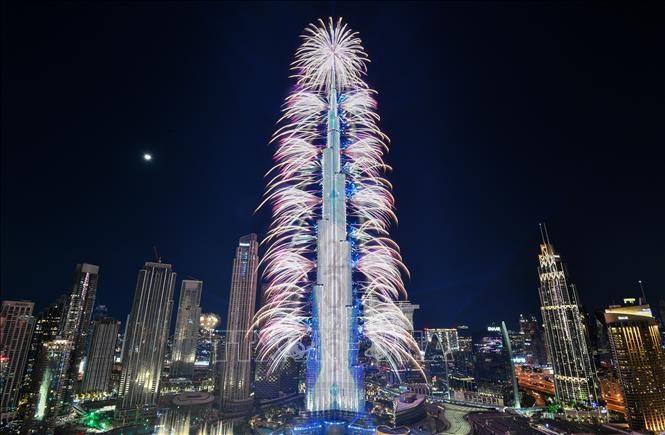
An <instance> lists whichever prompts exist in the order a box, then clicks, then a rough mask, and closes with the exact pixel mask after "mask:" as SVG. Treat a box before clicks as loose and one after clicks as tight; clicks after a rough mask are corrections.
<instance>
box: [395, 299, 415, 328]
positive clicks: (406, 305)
mask: <svg viewBox="0 0 665 435" xmlns="http://www.w3.org/2000/svg"><path fill="white" fill-rule="evenodd" d="M395 305H397V307H398V308H399V309H400V310H401V311H402V313H403V314H404V317H406V319H407V320H408V321H409V324H410V325H411V332H413V313H414V312H415V311H416V310H417V309H418V308H420V305H418V304H412V303H411V302H409V301H396V302H395Z"/></svg>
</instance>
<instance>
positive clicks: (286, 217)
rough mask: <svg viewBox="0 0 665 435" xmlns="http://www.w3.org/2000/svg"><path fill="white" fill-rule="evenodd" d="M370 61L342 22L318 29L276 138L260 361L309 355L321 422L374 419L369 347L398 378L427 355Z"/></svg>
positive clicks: (305, 49)
mask: <svg viewBox="0 0 665 435" xmlns="http://www.w3.org/2000/svg"><path fill="white" fill-rule="evenodd" d="M367 62H368V59H367V56H366V54H365V52H364V49H363V47H362V45H361V41H360V39H359V38H358V36H357V34H356V33H355V32H352V31H351V30H350V29H349V28H348V26H347V25H346V24H345V23H343V22H342V20H341V19H340V20H338V21H336V22H334V21H333V20H332V19H330V20H329V21H328V22H327V23H325V22H323V21H321V20H319V22H318V23H317V24H312V25H310V26H309V27H308V28H307V29H306V30H305V34H304V35H303V43H302V45H301V46H300V48H298V50H297V51H296V59H295V61H294V62H293V64H292V69H293V70H294V71H295V74H294V77H295V78H296V80H297V82H296V85H295V87H294V89H293V91H292V93H291V94H290V95H289V96H288V97H287V99H286V103H285V105H284V109H283V116H282V119H281V120H280V123H281V125H282V126H281V127H280V128H279V129H278V130H277V132H276V133H275V134H274V136H273V142H274V143H275V144H276V146H277V149H276V151H275V155H274V159H275V166H274V167H273V169H272V170H271V171H270V172H269V173H268V178H269V183H268V187H267V190H266V195H265V200H264V204H270V205H271V206H272V216H273V218H272V224H271V227H270V230H269V231H268V234H267V235H266V237H265V239H264V243H265V244H266V245H267V249H266V253H265V255H264V257H263V260H262V263H263V267H264V273H263V277H264V279H265V280H266V281H267V282H268V287H267V289H266V303H265V305H264V306H263V307H262V308H261V309H260V310H259V312H258V313H257V315H256V317H255V325H256V326H257V327H258V328H259V358H266V359H268V360H269V361H271V364H270V367H271V370H273V369H276V368H277V367H278V366H279V364H280V363H281V362H282V361H283V360H284V359H285V358H295V357H296V356H297V355H302V354H304V355H306V357H307V383H306V386H307V396H306V408H307V410H308V411H310V412H315V413H316V412H326V411H347V412H353V413H357V412H362V411H363V410H364V388H363V370H362V367H361V365H360V364H359V361H358V349H359V346H360V343H361V342H366V343H367V345H368V346H370V350H371V351H372V353H371V354H372V355H374V356H375V357H377V358H380V359H383V360H384V361H386V362H387V363H388V364H389V365H390V366H391V367H392V368H393V369H395V370H397V369H399V368H401V367H403V366H404V365H406V364H415V363H416V361H415V356H416V355H417V354H418V347H417V344H416V343H415V341H414V340H413V337H412V335H411V334H410V331H411V330H412V325H411V324H410V322H409V320H408V319H407V318H406V317H405V316H404V315H403V314H402V311H401V310H400V309H399V307H398V306H397V304H396V301H397V300H399V299H400V298H405V297H406V291H405V289H404V284H403V281H402V275H403V274H408V271H407V269H406V267H405V266H404V264H403V263H402V258H401V256H400V254H399V247H398V246H397V244H396V243H395V242H394V241H392V240H391V239H390V236H389V232H388V230H389V227H390V225H391V223H393V222H396V220H397V218H396V215H395V213H394V198H393V196H392V194H391V192H390V191H391V187H392V186H391V185H390V183H389V182H388V181H387V180H386V179H385V178H384V173H385V172H387V171H388V170H390V167H389V166H388V165H387V164H386V163H385V162H384V160H383V155H384V153H385V152H386V151H387V149H388V142H389V140H388V138H387V136H385V135H384V134H383V133H382V132H381V131H380V129H379V128H378V125H377V123H378V121H379V116H378V115H377V114H376V112H375V109H376V100H375V95H376V92H375V91H373V90H371V89H370V88H369V86H368V85H367V84H366V83H365V82H364V80H363V76H364V75H365V72H366V64H367ZM262 205H263V204H262ZM307 345H309V346H308V347H307ZM305 348H306V350H304V351H302V350H303V349H305Z"/></svg>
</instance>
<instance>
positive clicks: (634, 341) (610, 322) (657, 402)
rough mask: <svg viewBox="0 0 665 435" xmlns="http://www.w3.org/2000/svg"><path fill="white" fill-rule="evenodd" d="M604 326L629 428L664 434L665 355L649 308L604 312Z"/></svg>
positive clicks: (627, 307)
mask: <svg viewBox="0 0 665 435" xmlns="http://www.w3.org/2000/svg"><path fill="white" fill-rule="evenodd" d="M605 322H606V324H607V329H608V331H609V338H610V346H611V347H612V354H613V356H614V362H615V364H616V367H617V369H618V372H619V380H620V382H621V389H622V391H623V396H624V401H625V404H626V411H627V412H628V422H629V423H630V428H631V429H632V430H634V431H649V432H654V433H660V432H665V351H664V350H663V348H662V346H661V343H660V334H659V332H658V325H657V324H656V319H655V318H654V317H653V315H652V314H651V307H649V305H633V306H625V307H616V308H608V309H606V310H605Z"/></svg>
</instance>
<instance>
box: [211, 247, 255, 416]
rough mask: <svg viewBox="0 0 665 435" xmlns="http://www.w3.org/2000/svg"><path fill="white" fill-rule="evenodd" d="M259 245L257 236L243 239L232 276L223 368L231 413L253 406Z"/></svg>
mask: <svg viewBox="0 0 665 435" xmlns="http://www.w3.org/2000/svg"><path fill="white" fill-rule="evenodd" d="M258 251H259V242H258V241H257V239H256V234H248V235H246V236H242V237H241V238H240V240H239V241H238V247H237V248H236V257H235V259H234V260H233V272H232V273H231V294H230V300H229V312H228V317H227V319H228V323H227V324H226V347H225V352H224V361H222V362H221V364H222V376H221V384H220V388H219V390H220V402H221V407H222V409H223V410H224V411H225V412H227V413H235V412H242V411H245V410H246V409H247V408H248V407H250V406H251V398H250V386H251V379H250V372H251V368H252V361H251V359H252V343H251V340H252V336H251V335H248V334H247V332H248V331H249V330H250V329H251V324H252V317H253V316H254V310H255V304H256V285H257V272H258V267H259V255H258Z"/></svg>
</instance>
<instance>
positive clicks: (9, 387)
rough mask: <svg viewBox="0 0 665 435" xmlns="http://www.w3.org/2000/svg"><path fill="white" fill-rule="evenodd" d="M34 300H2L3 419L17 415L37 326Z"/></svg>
mask: <svg viewBox="0 0 665 435" xmlns="http://www.w3.org/2000/svg"><path fill="white" fill-rule="evenodd" d="M34 307H35V303H34V302H30V301H2V310H1V311H0V368H1V371H0V420H1V421H2V422H6V421H10V420H13V419H14V416H15V411H16V403H17V400H18V394H19V390H20V387H21V382H22V380H23V369H24V367H25V362H26V360H27V356H28V352H29V351H30V339H31V338H32V331H33V329H34V327H35V318H34V317H33V316H32V310H33V308H34Z"/></svg>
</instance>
